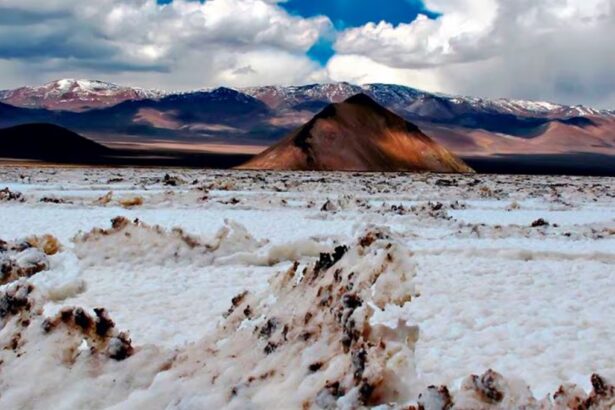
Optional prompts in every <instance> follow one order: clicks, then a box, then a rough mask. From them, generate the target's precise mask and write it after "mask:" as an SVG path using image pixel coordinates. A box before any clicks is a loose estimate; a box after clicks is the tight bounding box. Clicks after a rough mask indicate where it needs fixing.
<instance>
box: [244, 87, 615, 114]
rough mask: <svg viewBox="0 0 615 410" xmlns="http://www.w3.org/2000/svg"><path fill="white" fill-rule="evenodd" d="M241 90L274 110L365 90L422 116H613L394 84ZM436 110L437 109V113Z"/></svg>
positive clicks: (394, 106) (333, 99)
mask: <svg viewBox="0 0 615 410" xmlns="http://www.w3.org/2000/svg"><path fill="white" fill-rule="evenodd" d="M240 91H242V92H244V93H246V94H248V95H251V96H252V97H254V98H256V99H259V100H261V101H263V102H264V103H265V104H267V105H268V106H270V107H271V108H273V109H287V108H301V107H302V106H303V105H305V104H307V105H309V104H316V103H318V102H321V103H323V104H324V103H337V102H341V101H344V100H345V99H347V98H349V97H352V96H353V95H356V94H358V93H365V94H367V95H369V96H370V97H372V98H374V99H375V100H376V101H377V102H378V103H379V104H382V105H384V106H386V107H388V108H392V109H395V110H396V111H398V112H402V113H406V114H408V113H413V114H417V115H419V116H430V115H433V114H440V115H443V116H444V117H447V116H454V115H459V114H463V113H478V112H480V113H491V114H508V115H515V116H521V117H548V118H560V117H561V118H569V117H576V116H593V115H598V116H601V115H608V116H610V115H613V112H609V111H606V110H597V109H594V108H589V107H585V106H582V105H577V106H566V105H561V104H554V103H550V102H541V101H524V100H512V99H504V98H502V99H497V100H489V99H484V98H474V97H461V96H453V95H447V94H438V93H429V92H425V91H421V90H418V89H415V88H411V87H406V86H401V85H394V84H364V85H352V84H348V83H336V84H313V85H306V86H290V87H281V86H265V87H250V88H243V89H240ZM434 111H435V112H434Z"/></svg>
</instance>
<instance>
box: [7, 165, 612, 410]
mask: <svg viewBox="0 0 615 410" xmlns="http://www.w3.org/2000/svg"><path fill="white" fill-rule="evenodd" d="M163 174H164V173H161V172H160V171H157V170H147V169H141V170H133V169H119V170H105V169H88V170H74V169H73V170H71V169H56V170H52V169H44V170H36V169H20V168H5V169H3V170H2V171H0V189H1V188H4V187H5V186H7V187H9V188H10V189H11V190H12V191H19V192H22V193H23V194H24V197H25V199H26V201H25V202H23V203H16V202H0V239H4V240H14V239H19V238H24V237H27V236H29V235H35V234H37V235H40V234H45V233H50V234H53V235H55V236H56V237H57V238H58V239H59V240H60V242H61V243H62V244H63V251H62V252H60V253H59V254H57V255H53V256H50V258H49V259H50V269H49V270H46V271H43V272H40V273H38V274H36V275H35V276H33V277H32V278H30V279H29V281H30V282H31V283H33V284H34V285H35V286H36V287H37V288H39V290H40V291H41V292H43V293H44V294H46V295H47V299H48V300H47V302H46V303H45V306H44V308H45V314H46V315H48V316H52V315H54V314H55V313H56V312H58V311H59V310H60V309H61V308H62V307H64V306H82V307H84V308H86V309H93V308H95V307H105V308H106V309H107V310H108V311H109V314H110V316H111V317H112V318H113V319H114V321H115V322H116V325H117V327H118V328H120V329H122V330H128V331H130V335H131V338H132V340H133V345H135V346H145V345H154V346H157V347H158V348H161V349H174V348H176V349H184V348H185V346H186V344H188V345H187V346H188V348H190V346H191V345H192V344H195V343H196V344H198V343H200V340H202V339H203V338H207V337H211V335H212V334H215V333H216V328H217V326H218V323H223V313H224V312H225V311H226V310H227V309H228V307H229V306H230V300H231V299H232V298H233V297H234V296H236V295H237V294H239V293H241V292H242V291H244V290H249V291H250V292H251V293H254V294H257V293H260V292H264V293H267V292H268V291H269V289H270V284H269V283H268V281H269V280H270V279H271V278H273V277H275V275H276V274H279V273H280V272H284V271H286V270H287V269H288V268H289V267H290V266H291V264H292V262H293V261H295V260H297V261H299V262H300V263H302V264H309V263H312V262H313V261H314V260H316V258H317V256H318V254H319V253H320V252H322V251H329V250H331V249H332V248H333V247H335V246H337V245H339V244H351V243H352V242H353V241H354V240H355V238H356V236H357V235H358V234H359V233H360V232H362V231H364V230H365V229H366V227H367V225H374V226H382V227H387V226H388V227H390V229H391V231H393V232H394V233H395V235H397V236H398V237H399V242H400V243H401V244H403V246H404V247H405V248H406V249H407V250H409V251H410V252H411V253H412V254H411V259H412V262H413V263H414V264H416V275H415V277H414V286H415V288H416V290H417V291H418V293H420V296H419V297H418V298H414V299H413V301H412V302H411V303H407V304H404V305H401V306H396V307H395V306H389V307H387V309H386V310H385V311H384V312H378V311H376V312H375V314H374V317H373V318H372V320H373V321H375V322H374V323H377V322H378V321H380V322H384V323H390V324H391V325H396V323H397V322H398V321H399V320H400V319H401V320H402V321H403V322H407V323H408V324H409V325H416V326H418V328H419V337H418V341H417V342H416V345H415V346H414V349H415V352H414V356H413V360H414V366H415V367H416V379H417V382H416V386H420V388H418V391H420V390H421V389H422V388H423V387H426V386H428V385H432V384H433V385H449V386H450V387H456V386H459V385H460V384H461V380H462V379H463V378H465V377H467V376H468V375H470V374H473V373H476V374H480V373H482V372H484V371H485V370H487V369H490V368H491V369H494V370H496V371H498V372H499V373H501V374H503V375H504V376H505V377H507V378H519V379H522V380H524V382H526V383H527V384H528V385H529V386H530V387H531V388H532V392H533V394H534V396H536V397H537V398H542V397H544V396H545V395H546V394H548V393H553V392H555V391H556V390H557V388H558V386H559V385H560V384H562V383H566V382H576V383H578V384H579V385H581V386H582V387H583V388H584V390H586V391H589V390H590V387H591V386H590V385H589V383H588V381H589V376H590V375H591V374H592V373H599V374H601V375H603V376H606V377H607V378H609V377H611V378H613V377H615V358H614V357H615V354H614V353H615V350H614V349H613V346H614V345H615V326H613V325H614V322H613V317H615V298H613V297H612V294H613V291H614V290H615V280H614V279H615V277H614V276H613V275H615V192H614V191H613V188H612V187H613V186H615V180H613V179H608V178H603V179H601V178H568V177H566V178H557V177H514V176H512V177H505V176H478V177H475V176H472V177H467V178H466V177H461V176H437V175H403V174H400V175H397V174H390V175H389V174H369V175H351V174H336V173H330V174H322V175H321V174H316V173H314V174H310V173H305V174H293V173H281V174H273V173H249V172H237V173H232V172H222V171H190V170H175V171H173V174H174V175H177V176H178V177H181V179H182V180H184V181H190V183H184V184H180V185H178V186H173V187H170V186H164V185H163V182H162V181H163V178H162V176H163ZM118 176H119V177H121V178H122V182H121V183H108V182H107V181H109V180H110V179H111V178H117V177H118ZM86 178H87V179H86ZM323 178H324V179H323ZM442 178H446V179H449V180H453V181H454V183H453V184H452V185H451V186H439V185H438V184H436V182H437V181H438V180H439V179H442ZM477 179H478V182H476V180H477ZM192 181H196V183H194V184H193V183H192ZM221 187H222V188H223V189H220V188H221ZM60 188H62V189H60ZM109 191H113V199H112V200H111V202H110V203H108V204H107V205H103V204H101V203H98V202H97V201H96V200H97V198H99V197H101V196H102V195H104V194H106V193H107V192H109ZM50 195H53V197H54V198H60V199H65V200H66V201H67V202H70V203H65V204H53V203H42V202H40V199H41V198H42V197H44V196H50ZM135 196H140V197H142V198H143V200H144V202H143V205H142V206H138V207H134V208H131V209H124V208H122V207H120V206H118V202H117V201H118V200H119V199H122V198H130V197H135ZM204 197H206V198H205V199H203V198H204ZM327 200H330V201H331V203H332V204H333V205H332V208H331V210H329V211H325V210H321V208H322V207H323V204H325V202H326V201H327ZM456 201H458V204H457V205H453V203H455V202H456ZM428 202H431V203H430V204H428ZM438 203H441V204H442V205H441V209H440V206H439V205H438ZM461 207H462V209H460V208H461ZM120 215H121V216H125V217H127V218H128V219H130V220H134V219H136V218H138V219H139V220H140V221H143V222H144V223H145V224H147V225H150V226H151V225H160V226H162V227H163V228H164V229H165V232H170V230H171V229H172V228H174V227H179V228H182V229H183V231H185V232H186V233H187V234H189V235H191V236H193V237H195V238H197V239H198V241H200V242H203V243H209V242H211V241H212V240H214V238H215V237H216V235H218V234H219V233H220V230H221V229H222V230H224V229H225V227H228V226H233V225H228V224H229V223H231V224H232V223H238V224H240V225H241V226H243V227H245V232H244V231H242V228H235V230H238V231H237V232H239V233H238V235H239V236H235V237H233V238H234V239H232V240H230V242H228V243H230V244H234V245H233V246H232V247H231V248H229V250H228V251H224V252H223V253H217V254H215V255H213V256H211V255H210V256H207V255H209V254H208V252H209V251H205V250H203V251H202V252H201V251H200V252H195V251H194V250H190V249H188V248H186V249H184V246H185V245H183V244H182V243H183V242H181V241H180V242H178V243H175V242H173V241H171V242H169V243H167V242H168V237H167V236H166V235H168V234H167V233H165V234H163V235H162V236H158V235H152V236H151V237H149V236H144V237H139V236H138V235H140V234H139V233H138V232H137V238H140V240H136V239H135V240H131V239H130V238H125V239H121V240H120V239H119V238H117V237H113V241H112V242H110V243H109V244H107V245H104V243H102V242H97V243H98V245H97V246H84V245H80V243H79V241H78V240H74V238H75V237H76V235H78V234H79V233H80V232H82V233H83V232H88V231H90V230H91V229H93V228H97V227H98V228H108V227H109V221H110V220H111V219H112V218H114V217H116V216H120ZM539 218H543V219H544V220H545V221H546V222H547V223H548V225H545V226H537V227H531V224H532V223H533V222H534V221H535V220H537V219H539ZM225 220H228V221H232V222H225ZM146 232H149V231H146ZM231 232H233V229H231ZM148 235H149V234H148ZM231 235H232V234H231ZM133 239H134V237H133ZM114 246H117V247H118V248H121V252H114V251H113V249H114V248H113V247H114ZM225 246H226V245H225ZM229 246H230V245H229ZM105 249H107V251H105ZM109 249H110V251H109ZM197 249H199V248H198V247H197ZM178 255H179V256H178ZM274 300H275V299H274ZM0 333H2V330H0ZM24 360H25V359H24ZM130 360H132V359H130ZM130 360H129V361H130ZM16 363H17V362H16ZM32 363H36V362H35V361H34V362H32ZM5 366H6V365H5ZM288 371H291V370H288ZM43 373H44V371H43ZM49 374H50V375H51V374H52V373H51V372H50V373H49ZM163 374H164V373H161V374H160V375H159V376H158V377H163ZM293 374H294V373H293ZM144 377H145V376H144ZM165 377H166V376H165ZM293 377H299V376H298V375H296V376H293ZM302 377H303V376H302ZM44 380H47V379H44ZM611 380H612V379H611ZM48 383H49V386H53V382H52V381H48ZM271 383H274V382H271ZM0 384H2V386H4V387H6V388H9V387H11V388H17V387H18V386H17V387H16V385H15V384H14V382H13V384H11V382H9V381H8V380H6V379H4V378H3V376H2V372H0ZM63 388H64V389H67V392H68V391H69V390H70V387H66V386H64V387H63ZM144 388H146V387H144V385H141V384H138V383H137V384H135V386H134V389H136V390H138V389H144ZM263 388H264V387H263ZM413 388H415V387H414V386H413ZM186 389H187V390H184V392H185V394H186V395H188V396H189V395H190V394H192V393H190V392H191V390H190V388H188V387H186ZM267 389H268V390H262V391H261V392H260V393H258V392H257V393H254V394H255V395H254V396H251V397H252V398H253V400H255V401H254V402H258V399H257V398H258V397H260V396H259V394H260V395H262V394H264V393H263V392H264V391H270V392H272V394H275V393H273V392H276V391H277V390H275V389H276V387H275V384H273V385H270V386H268V387H267ZM150 390H151V388H150ZM15 391H17V390H15ZM279 391H281V390H279ZM413 391H414V390H413ZM40 394H44V393H40ZM67 394H68V393H67ZM70 394H72V395H78V394H79V393H78V392H76V391H72V390H71V391H70ZM83 394H85V395H86V396H87V393H83ZM135 394H137V396H138V395H139V394H145V393H143V392H142V393H135ZM147 394H153V393H152V392H151V391H149V392H148V393H147ZM161 394H162V393H161ZM212 394H214V393H212ZM246 394H248V393H246ZM249 394H252V393H249ZM86 396H84V397H83V398H84V399H85V398H86ZM7 397H13V399H12V400H13V401H12V402H9V401H6V400H8V399H7ZM17 397H19V395H15V394H9V395H5V396H4V398H2V397H0V402H1V403H4V404H15V403H18V402H19V399H18V398H17ZM45 397H47V398H48V397H49V396H41V397H39V399H41V400H43V399H45ZM161 397H162V396H161ZM165 397H166V396H165ZM211 397H212V399H211V400H214V399H213V397H214V396H211ZM216 397H217V398H216V400H219V398H220V397H218V396H216ZM2 400H5V401H4V402H3V401H2ZM118 400H119V399H118ZM194 400H195V401H194V402H195V403H200V404H203V403H204V402H202V401H199V400H202V398H201V399H198V400H197V399H196V398H195V399H194ZM340 400H341V399H340ZM77 402H78V401H77ZM64 403H66V402H64ZM92 403H93V402H90V404H92ZM135 403H138V401H136V402H135ZM182 403H183V406H184V407H182V405H178V407H176V408H192V407H190V405H188V404H186V403H188V401H186V400H184V401H182ZM212 403H213V401H212ZM218 403H220V402H218ZM232 403H233V400H230V401H229V403H228V405H229V406H230V407H232ZM22 404H23V403H22ZM116 404H117V405H118V406H120V405H121V401H120V402H118V403H116ZM92 405H93V404H92ZM109 405H111V403H107V404H106V405H104V403H100V406H99V405H93V407H92V408H98V407H101V408H102V407H107V406H109ZM26 407H27V406H26ZM31 407H34V408H36V407H37V406H36V405H32V403H31ZM120 407H121V406H120ZM137 407H139V406H137ZM164 407H165V406H162V408H164ZM197 407H198V406H197ZM256 407H257V408H258V406H256ZM291 407H292V406H291ZM58 408H60V407H58ZM66 408H69V407H66ZM73 408H79V406H77V407H73ZM133 408H134V407H133ZM172 408H174V407H172ZM605 408H607V407H605Z"/></svg>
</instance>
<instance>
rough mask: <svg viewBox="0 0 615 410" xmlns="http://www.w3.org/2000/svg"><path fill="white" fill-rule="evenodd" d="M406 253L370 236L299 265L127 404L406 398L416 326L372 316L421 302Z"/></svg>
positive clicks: (234, 309) (304, 404) (381, 236)
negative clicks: (382, 322)
mask: <svg viewBox="0 0 615 410" xmlns="http://www.w3.org/2000/svg"><path fill="white" fill-rule="evenodd" d="M409 256H410V255H409V252H408V250H407V249H405V248H404V247H402V246H401V245H400V244H399V243H398V242H397V241H396V240H395V239H393V238H392V237H391V236H390V234H389V233H388V232H385V231H383V230H371V231H370V232H368V233H367V234H366V235H364V236H363V237H362V238H361V239H360V240H359V241H358V243H357V244H355V245H354V246H352V247H351V248H347V247H344V246H339V247H337V248H336V249H335V250H334V252H333V253H331V254H324V253H323V254H322V255H321V256H320V258H319V260H318V261H317V262H316V263H314V264H311V266H300V265H299V264H298V263H296V264H295V265H293V267H292V268H291V269H290V270H288V271H287V272H283V273H281V274H279V275H277V276H276V277H274V278H273V279H272V281H271V283H270V289H269V290H268V291H266V292H265V293H264V294H262V295H252V294H249V293H242V294H240V295H238V296H237V297H236V298H234V299H233V304H232V306H231V308H230V309H229V311H228V312H227V315H226V319H225V320H224V321H223V322H222V323H221V325H220V327H219V329H218V330H217V331H216V332H215V333H214V334H213V335H211V336H210V337H208V338H207V339H205V340H204V341H202V342H199V343H197V344H196V345H195V346H193V347H190V348H188V349H187V350H186V351H185V352H183V353H182V354H180V355H179V356H178V358H177V360H176V362H175V363H174V364H173V367H172V369H171V370H170V371H169V373H168V374H167V375H165V377H159V378H157V379H156V381H155V382H154V384H153V385H152V386H151V387H150V388H149V389H148V391H147V392H145V393H143V394H140V395H138V396H132V397H131V399H134V400H129V401H128V402H127V403H125V404H124V405H125V406H126V407H127V408H148V407H150V406H151V407H156V406H157V404H159V403H161V402H164V403H174V404H173V405H172V406H170V408H202V407H212V406H213V407H222V406H228V408H306V409H307V408H325V409H336V408H346V409H354V408H357V407H359V406H362V405H378V404H384V403H389V402H403V401H406V400H409V399H410V397H411V395H412V388H413V387H416V385H417V383H416V373H415V370H414V358H413V350H414V344H415V342H416V340H417V338H418V330H417V328H416V327H414V326H407V325H405V324H404V323H398V325H397V327H396V328H394V329H392V328H389V327H386V326H384V325H379V324H374V323H371V319H372V317H373V314H374V312H375V311H377V310H382V309H386V308H387V307H389V306H390V305H397V306H402V305H404V304H406V303H408V302H410V301H411V300H412V298H413V297H414V296H415V291H414V287H413V277H414V273H415V272H414V270H415V268H414V265H413V264H412V262H411V261H410V258H409ZM199 386H201V387H200V388H199ZM202 386H207V388H206V389H204V388H203V387H202ZM207 390H209V391H207ZM199 392H200V393H199Z"/></svg>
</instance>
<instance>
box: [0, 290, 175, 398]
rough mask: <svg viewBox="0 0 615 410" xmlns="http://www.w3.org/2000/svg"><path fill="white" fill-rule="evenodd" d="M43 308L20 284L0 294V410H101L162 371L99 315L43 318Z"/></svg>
mask: <svg viewBox="0 0 615 410" xmlns="http://www.w3.org/2000/svg"><path fill="white" fill-rule="evenodd" d="M44 303H45V299H44V297H43V296H42V295H41V294H39V293H38V292H37V291H36V289H35V288H34V286H32V285H31V284H28V283H26V282H17V283H15V284H12V285H10V286H9V287H8V288H7V289H6V290H5V291H3V292H1V293H0V347H1V350H0V370H1V371H0V391H2V394H1V395H0V408H49V407H50V405H51V403H53V406H52V407H53V408H54V409H79V408H102V407H105V406H109V405H113V404H114V403H116V402H119V401H121V400H123V399H125V398H126V397H127V396H128V394H130V393H131V392H132V391H133V390H136V389H140V388H145V387H146V386H147V385H149V383H151V380H152V379H153V377H154V376H155V375H156V374H157V373H158V372H160V371H161V370H162V369H163V368H164V366H166V365H167V364H166V363H168V360H169V356H168V354H167V355H166V356H165V355H160V352H159V351H158V350H157V349H155V348H153V347H145V348H140V349H135V348H133V347H132V345H131V341H130V339H129V337H128V335H127V334H126V333H124V332H119V331H117V330H116V329H115V324H114V323H113V321H112V320H111V319H110V318H109V316H108V315H107V313H106V311H105V310H104V309H95V310H94V312H93V314H92V313H90V312H87V311H85V310H84V309H81V308H64V309H62V311H61V312H59V313H58V314H57V315H56V316H55V317H52V318H45V317H44V316H43V308H42V307H43V305H44ZM128 358H130V359H131V360H130V363H128V360H125V359H128ZM124 360H125V361H124ZM119 363H127V364H126V365H123V366H120V365H119Z"/></svg>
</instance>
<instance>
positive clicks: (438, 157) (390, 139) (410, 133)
mask: <svg viewBox="0 0 615 410" xmlns="http://www.w3.org/2000/svg"><path fill="white" fill-rule="evenodd" d="M240 168H243V169H275V170H320V171H402V170H403V171H436V172H471V171H472V170H471V169H470V168H469V167H468V166H467V165H466V164H464V163H463V161H461V160H460V159H458V158H457V157H456V156H454V155H453V154H452V153H450V152H449V151H448V150H447V149H446V148H444V147H443V146H441V145H439V144H437V143H435V142H434V141H433V140H431V139H430V138H429V137H428V136H426V135H425V134H423V133H422V132H421V131H420V130H419V129H418V128H417V127H416V126H415V125H413V124H411V123H409V122H407V121H405V120H404V119H402V118H401V117H399V116H397V115H395V114H393V113H392V112H390V111H389V110H387V109H385V108H384V107H382V106H380V105H378V104H377V103H376V102H375V101H374V100H372V99H371V98H370V97H368V96H367V95H365V94H358V95H356V96H353V97H351V98H349V99H347V100H346V101H345V102H343V103H336V104H331V105H329V106H327V107H326V108H325V109H324V110H323V111H321V112H320V113H319V114H318V115H316V116H315V117H314V118H313V119H312V120H311V121H309V122H308V123H307V124H306V125H304V126H303V127H300V128H299V129H297V130H296V131H294V132H293V133H291V134H290V135H289V136H287V137H286V138H284V139H283V140H282V141H281V142H280V143H278V144H276V145H274V146H273V147H271V148H270V149H268V150H266V151H265V152H263V153H262V154H260V155H257V156H256V157H255V158H254V159H252V160H251V161H249V162H248V163H246V164H244V165H242V166H241V167H240Z"/></svg>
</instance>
